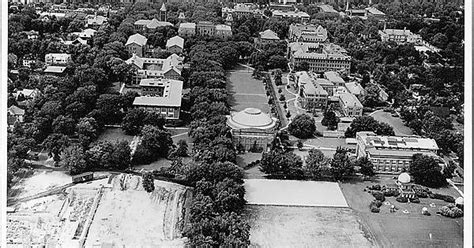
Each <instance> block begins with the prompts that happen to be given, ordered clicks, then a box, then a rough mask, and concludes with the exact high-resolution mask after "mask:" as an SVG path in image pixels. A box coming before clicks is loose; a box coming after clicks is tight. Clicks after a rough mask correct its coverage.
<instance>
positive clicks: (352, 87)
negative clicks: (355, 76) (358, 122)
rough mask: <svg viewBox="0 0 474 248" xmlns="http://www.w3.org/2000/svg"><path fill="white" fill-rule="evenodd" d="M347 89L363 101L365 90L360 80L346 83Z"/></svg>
mask: <svg viewBox="0 0 474 248" xmlns="http://www.w3.org/2000/svg"><path fill="white" fill-rule="evenodd" d="M346 89H347V90H348V91H349V93H351V94H352V95H354V96H356V97H357V98H358V99H359V100H361V101H362V100H363V99H364V97H365V94H366V93H365V90H364V88H363V87H362V85H360V84H359V83H358V82H350V83H346Z"/></svg>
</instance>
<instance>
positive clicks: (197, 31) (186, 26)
mask: <svg viewBox="0 0 474 248" xmlns="http://www.w3.org/2000/svg"><path fill="white" fill-rule="evenodd" d="M178 35H179V36H182V37H190V36H194V35H199V36H215V37H219V38H226V37H230V36H232V28H231V27H230V26H229V25H224V24H217V25H214V24H213V23H212V22H208V21H200V22H198V23H197V24H195V23H189V22H187V23H181V24H179V28H178Z"/></svg>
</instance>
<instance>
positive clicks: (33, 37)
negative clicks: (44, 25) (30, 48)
mask: <svg viewBox="0 0 474 248" xmlns="http://www.w3.org/2000/svg"><path fill="white" fill-rule="evenodd" d="M22 33H23V34H25V35H26V38H27V39H29V40H36V39H38V37H39V32H38V31H36V30H30V31H23V32H22Z"/></svg>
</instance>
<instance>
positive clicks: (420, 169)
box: [408, 154, 447, 188]
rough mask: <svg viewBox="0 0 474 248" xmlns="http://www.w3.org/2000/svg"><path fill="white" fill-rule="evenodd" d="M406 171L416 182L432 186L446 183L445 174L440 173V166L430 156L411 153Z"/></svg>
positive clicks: (435, 186)
mask: <svg viewBox="0 0 474 248" xmlns="http://www.w3.org/2000/svg"><path fill="white" fill-rule="evenodd" d="M408 171H409V173H410V175H411V176H412V177H413V180H414V182H415V183H417V184H420V185H423V186H427V187H433V188H438V187H441V186H445V185H446V184H447V182H446V178H445V176H444V175H443V174H442V173H441V167H440V166H439V164H438V162H437V161H436V160H435V159H434V158H433V157H431V156H426V155H422V154H415V155H413V157H412V162H411V165H410V168H409V170H408Z"/></svg>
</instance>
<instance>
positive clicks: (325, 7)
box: [318, 4, 339, 16]
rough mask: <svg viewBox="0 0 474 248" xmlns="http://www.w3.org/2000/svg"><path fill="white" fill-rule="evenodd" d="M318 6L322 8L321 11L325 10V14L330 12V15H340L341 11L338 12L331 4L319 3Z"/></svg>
mask: <svg viewBox="0 0 474 248" xmlns="http://www.w3.org/2000/svg"><path fill="white" fill-rule="evenodd" d="M318 7H319V9H320V10H321V12H323V13H325V14H329V15H333V16H339V12H337V11H336V10H335V9H334V8H333V7H332V6H331V5H328V4H321V5H318Z"/></svg>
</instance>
